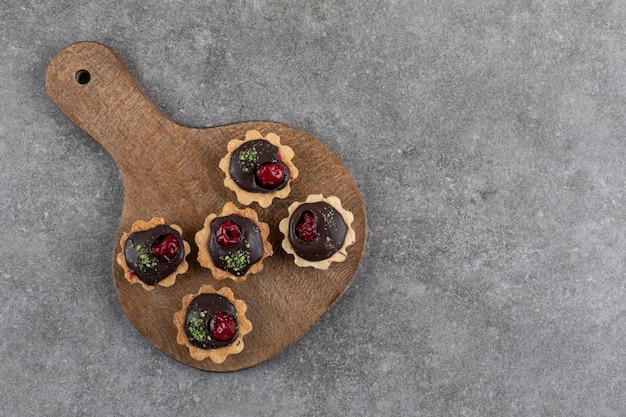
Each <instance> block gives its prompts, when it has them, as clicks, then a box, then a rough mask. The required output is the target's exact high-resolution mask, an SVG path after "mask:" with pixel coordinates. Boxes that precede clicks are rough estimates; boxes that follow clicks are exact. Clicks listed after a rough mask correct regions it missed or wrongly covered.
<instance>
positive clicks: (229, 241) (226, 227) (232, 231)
mask: <svg viewBox="0 0 626 417" xmlns="http://www.w3.org/2000/svg"><path fill="white" fill-rule="evenodd" d="M215 239H216V240H217V243H219V244H220V245H221V246H223V247H225V248H227V247H230V246H234V245H236V244H237V243H239V240H240V239H241V227H239V226H238V225H237V223H235V222H232V221H225V222H223V223H222V224H220V225H219V226H218V227H217V229H216V230H215Z"/></svg>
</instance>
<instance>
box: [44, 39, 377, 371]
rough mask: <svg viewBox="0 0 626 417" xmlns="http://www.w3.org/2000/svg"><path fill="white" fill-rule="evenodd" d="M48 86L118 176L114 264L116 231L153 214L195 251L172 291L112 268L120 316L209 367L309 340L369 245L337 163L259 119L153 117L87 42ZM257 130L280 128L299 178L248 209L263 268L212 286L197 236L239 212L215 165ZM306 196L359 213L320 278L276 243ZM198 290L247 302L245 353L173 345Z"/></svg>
mask: <svg viewBox="0 0 626 417" xmlns="http://www.w3.org/2000/svg"><path fill="white" fill-rule="evenodd" d="M80 70H85V71H88V72H89V74H90V80H89V82H87V83H85V84H81V83H79V82H78V81H77V78H76V74H77V72H78V71H80ZM46 90H47V92H48V94H49V96H50V97H51V99H52V100H53V102H54V103H55V104H56V105H57V106H58V107H59V108H60V109H61V111H62V112H63V113H64V114H65V115H66V116H67V117H68V118H69V119H70V120H71V121H72V122H74V123H75V124H76V125H77V126H78V127H80V128H81V129H82V130H83V131H85V132H86V133H87V134H88V135H90V136H91V137H92V138H94V139H95V140H96V141H97V142H98V143H100V144H101V145H102V146H103V147H104V149H105V150H106V151H107V152H108V153H109V154H110V155H111V156H112V158H113V159H114V161H115V162H116V164H117V166H118V168H119V169H120V172H121V176H122V179H123V183H124V206H123V210H122V217H121V221H120V225H119V230H118V233H117V237H116V244H115V247H114V250H113V257H114V256H115V254H117V253H118V252H119V251H120V250H121V248H120V247H119V238H120V236H121V234H122V232H123V231H127V230H129V229H130V226H131V224H132V223H133V222H134V221H135V220H138V219H143V220H149V219H150V218H151V217H154V216H157V217H163V218H165V221H166V223H168V224H171V223H175V224H178V225H179V226H181V228H182V230H183V238H184V239H185V240H186V241H188V242H189V243H190V245H191V254H190V255H189V256H188V257H187V260H188V261H189V270H188V272H187V273H186V274H184V275H181V276H179V277H178V278H177V281H176V284H175V285H174V286H172V287H170V288H162V287H157V288H155V289H154V290H153V291H149V292H148V291H145V290H144V289H143V288H142V287H141V286H140V285H131V284H129V283H128V282H127V281H126V279H125V278H124V276H123V272H122V270H121V269H120V268H119V267H118V266H117V265H115V262H114V264H113V270H114V274H113V275H114V283H115V289H116V291H117V295H118V297H119V300H120V302H121V304H122V306H123V308H124V310H125V312H126V314H127V316H128V318H129V319H130V321H131V322H132V323H133V325H134V326H135V327H136V328H137V330H139V332H141V334H142V335H144V336H145V338H146V339H147V340H148V341H150V342H151V343H152V344H153V345H154V346H156V347H157V348H158V349H160V350H161V351H162V352H164V353H165V354H167V355H169V356H171V357H172V358H174V359H177V360H179V361H181V362H183V363H186V364H188V365H190V366H193V367H196V368H199V369H203V370H207V371H235V370H239V369H244V368H247V367H250V366H254V365H257V364H259V363H261V362H263V361H265V360H267V359H269V358H271V357H273V356H274V355H276V354H278V353H279V352H281V351H282V350H284V349H285V348H287V347H288V346H289V345H291V344H292V343H293V342H294V341H296V340H297V339H298V338H299V337H300V336H302V335H303V334H304V333H306V331H307V330H308V329H309V328H310V327H311V326H312V325H313V324H314V323H315V322H316V321H317V320H318V319H319V318H320V317H321V315H322V314H324V312H326V311H327V310H328V309H329V308H330V307H331V306H332V305H333V304H334V303H335V302H336V301H337V299H338V298H339V297H340V296H341V295H342V294H343V292H344V291H345V290H346V288H347V287H348V286H349V285H350V283H351V282H352V280H353V278H354V276H355V274H356V271H357V269H358V267H359V264H360V261H361V257H362V256H363V252H364V248H365V241H366V228H367V224H366V214H365V209H364V206H363V202H362V200H361V197H360V194H359V191H358V188H357V186H356V184H355V182H354V180H353V179H352V177H351V176H350V173H349V172H348V171H347V169H346V168H345V166H344V165H343V164H342V163H341V161H340V160H339V159H338V158H337V157H336V156H335V155H334V154H333V153H332V151H331V150H330V149H329V148H327V147H326V146H325V145H324V144H322V143H321V142H320V141H318V140H317V139H315V138H314V137H312V136H311V135H309V134H307V133H306V132H303V131H300V130H298V129H295V128H293V127H290V126H287V125H284V124H279V123H274V122H263V121H257V122H245V123H236V124H231V125H225V126H218V127H210V128H190V127H185V126H181V125H178V124H176V123H174V122H173V121H171V120H170V119H168V118H167V117H165V116H164V115H163V114H161V113H160V112H159V111H158V109H157V108H156V107H155V106H154V105H153V104H152V103H151V101H150V100H149V99H148V98H147V97H146V95H145V94H144V93H143V91H142V90H141V88H140V87H139V86H138V85H137V83H136V81H135V80H134V78H133V77H132V75H131V74H130V73H129V71H128V70H127V69H126V68H125V66H124V64H123V63H122V62H121V61H120V59H119V58H118V57H117V56H116V55H115V54H114V53H113V51H111V50H110V49H109V48H108V47H106V46H104V45H102V44H98V43H94V42H81V43H77V44H73V45H71V46H69V47H67V48H66V49H64V50H63V51H61V52H60V53H59V54H58V55H57V56H56V57H55V58H54V59H53V60H52V62H51V63H50V65H49V67H48V70H47V73H46ZM253 129H254V130H258V131H259V132H261V133H262V134H263V135H266V134H267V133H269V132H273V133H276V134H277V135H278V136H280V137H281V143H283V144H286V145H289V146H290V147H292V148H293V150H294V151H295V157H294V160H293V162H294V164H295V165H296V166H297V167H298V169H299V170H300V175H299V177H298V178H297V179H296V180H295V181H294V182H293V183H292V191H291V194H290V195H289V196H288V197H287V198H286V199H284V200H276V199H275V200H274V202H273V204H272V205H271V206H270V207H268V208H266V209H263V208H261V207H260V206H258V205H257V204H256V203H253V204H252V205H251V206H250V207H252V208H253V209H255V210H256V211H257V213H258V214H259V218H260V219H261V220H262V221H264V222H266V223H268V224H269V226H270V228H271V232H270V238H269V240H270V242H271V244H272V247H273V249H274V255H273V256H271V257H269V258H267V259H266V260H265V261H264V269H263V271H262V272H261V273H259V274H256V275H252V276H250V277H248V279H247V280H246V281H244V282H240V283H234V282H232V281H231V280H226V281H217V280H215V279H213V277H212V275H211V273H210V271H209V270H207V269H204V268H202V267H200V265H199V264H198V262H197V259H196V257H197V253H198V249H197V247H196V245H195V242H194V235H195V233H196V231H198V230H200V229H201V228H202V226H203V222H204V218H205V217H206V216H207V215H208V214H210V213H219V212H220V211H221V208H222V206H223V205H224V203H225V202H227V201H233V202H234V203H235V204H236V205H237V206H238V207H240V208H241V207H242V205H241V204H239V203H238V202H237V200H236V196H235V193H234V192H232V191H230V190H228V189H226V188H225V187H224V185H223V180H224V174H223V173H222V172H221V171H220V170H219V168H218V163H219V159H220V158H222V157H223V156H224V155H225V154H226V144H227V143H228V141H229V140H231V139H234V138H239V139H242V138H243V137H244V136H245V133H246V132H247V131H248V130H253ZM309 194H324V195H325V196H329V195H336V196H338V197H339V198H340V199H341V201H342V204H343V206H344V208H346V209H347V210H350V211H351V212H352V213H353V214H354V216H355V221H354V223H353V228H354V230H355V233H356V243H355V244H354V245H352V246H350V247H349V248H348V258H347V260H346V261H345V262H343V263H333V264H332V265H331V267H330V268H329V269H328V270H327V271H320V270H315V269H312V268H299V267H297V266H296V265H295V264H294V263H293V257H292V256H290V255H287V254H286V253H285V252H284V251H283V250H282V248H281V246H280V242H281V240H282V234H281V233H280V232H279V231H278V223H279V222H280V220H281V219H282V218H283V217H286V215H287V207H288V206H289V204H291V203H292V202H293V201H304V200H305V199H306V197H307V195H309ZM205 284H211V285H213V286H214V287H216V288H221V287H223V286H228V287H230V288H231V289H232V290H233V292H234V293H235V296H236V298H239V299H242V300H245V301H246V303H247V304H248V313H247V317H248V318H249V319H250V320H251V321H252V323H253V326H254V329H253V331H252V332H251V333H250V334H248V335H246V336H245V338H244V342H245V348H244V350H243V352H241V353H240V354H237V355H231V356H229V357H228V358H227V359H226V361H225V362H224V363H222V364H220V365H217V364H214V363H213V362H211V361H210V360H205V361H202V362H199V361H196V360H194V359H192V358H191V357H190V356H189V353H188V350H187V348H186V347H184V346H181V345H178V344H177V343H176V329H175V327H174V325H173V323H172V318H173V316H174V313H175V312H176V311H177V310H179V309H180V308H181V305H182V304H181V299H182V297H183V295H185V294H188V293H196V292H197V290H198V288H199V287H201V286H202V285H205ZM112 343H115V341H112Z"/></svg>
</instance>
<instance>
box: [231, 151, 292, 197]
mask: <svg viewBox="0 0 626 417" xmlns="http://www.w3.org/2000/svg"><path fill="white" fill-rule="evenodd" d="M242 153H243V155H244V156H242ZM246 154H247V156H246ZM251 154H253V155H254V158H251V157H250V155H251ZM250 159H253V160H250ZM265 164H281V165H282V166H283V167H284V168H285V177H284V178H283V181H282V182H281V183H280V184H278V185H277V186H276V187H273V188H265V187H263V186H262V185H261V184H260V183H259V182H257V178H256V175H254V174H255V172H256V170H257V168H258V167H260V166H261V165H265ZM229 171H230V176H231V178H232V179H233V181H235V183H236V184H237V185H238V186H239V187H241V188H242V189H244V190H246V191H250V192H252V193H271V192H273V191H276V190H280V189H282V188H285V186H286V185H287V182H289V176H290V173H289V168H288V167H287V165H285V164H284V163H283V162H282V161H281V160H280V159H279V158H278V148H277V147H276V146H274V145H272V144H271V143H269V142H268V141H266V140H263V139H256V140H251V141H248V142H244V143H242V144H241V146H239V147H238V148H237V149H235V151H233V155H232V157H231V158H230V169H229Z"/></svg>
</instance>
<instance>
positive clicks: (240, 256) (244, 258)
mask: <svg viewBox="0 0 626 417" xmlns="http://www.w3.org/2000/svg"><path fill="white" fill-rule="evenodd" d="M220 260H221V261H222V262H224V264H225V267H226V269H228V270H230V271H233V272H234V273H235V274H237V273H240V272H242V271H243V270H244V269H245V268H246V267H247V266H248V265H250V252H248V251H244V250H242V249H238V250H237V252H235V253H230V254H228V255H224V256H220Z"/></svg>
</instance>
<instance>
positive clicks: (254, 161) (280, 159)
mask: <svg viewBox="0 0 626 417" xmlns="http://www.w3.org/2000/svg"><path fill="white" fill-rule="evenodd" d="M227 150H228V153H227V154H226V156H224V157H223V158H222V159H221V160H220V163H219V168H220V169H221V170H222V172H224V174H225V175H226V178H225V179H224V185H225V186H226V188H229V189H230V190H232V191H234V192H235V193H236V194H237V200H238V201H239V202H240V203H241V204H244V205H250V204H251V203H252V202H254V201H256V202H257V203H258V204H259V205H260V206H261V207H264V208H265V207H269V206H270V205H271V204H272V200H273V199H274V198H285V197H287V196H288V195H289V192H290V190H291V186H290V185H291V181H293V180H295V179H296V178H297V177H298V168H296V166H295V165H294V164H293V163H292V162H291V160H292V159H293V157H294V152H293V150H292V149H291V148H290V147H289V146H286V145H281V144H280V137H279V136H278V135H276V134H274V133H268V134H267V135H266V136H265V137H263V135H261V133H260V132H258V131H256V130H249V131H247V132H246V136H245V138H244V140H239V139H232V140H231V141H229V142H228V145H227Z"/></svg>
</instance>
